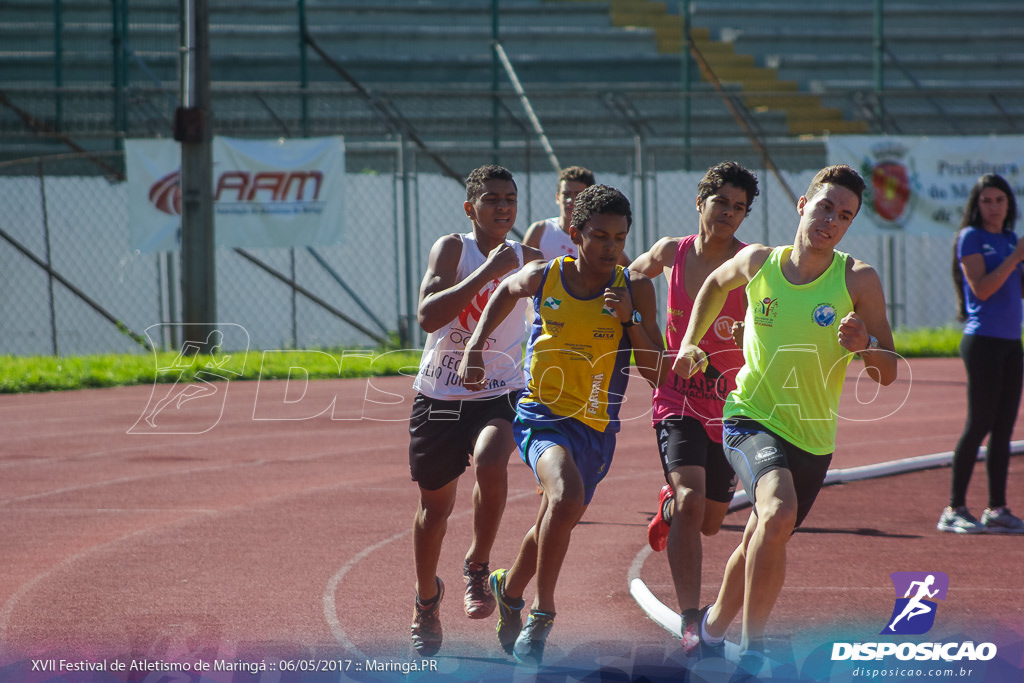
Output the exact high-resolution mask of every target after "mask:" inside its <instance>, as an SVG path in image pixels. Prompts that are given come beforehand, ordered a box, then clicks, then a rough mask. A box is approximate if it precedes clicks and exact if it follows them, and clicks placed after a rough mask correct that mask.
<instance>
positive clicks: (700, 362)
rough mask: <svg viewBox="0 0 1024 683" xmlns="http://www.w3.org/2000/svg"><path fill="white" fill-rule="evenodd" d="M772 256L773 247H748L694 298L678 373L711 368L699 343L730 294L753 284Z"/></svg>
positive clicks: (684, 374)
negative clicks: (751, 282)
mask: <svg viewBox="0 0 1024 683" xmlns="http://www.w3.org/2000/svg"><path fill="white" fill-rule="evenodd" d="M771 253H772V250H771V247H766V246H764V245H763V244H748V245H747V246H745V247H743V248H742V249H740V250H739V251H738V252H736V255H735V256H733V257H732V258H731V259H729V260H728V261H726V262H725V263H723V264H722V265H720V266H718V268H716V269H715V270H713V271H711V275H709V276H708V279H707V280H705V281H704V284H703V285H701V288H700V291H699V292H698V293H697V298H696V299H694V302H693V311H692V312H691V313H690V322H689V324H688V325H687V326H686V333H685V334H684V335H683V339H682V341H681V342H680V344H679V353H678V354H676V357H675V360H674V361H673V363H672V370H673V371H675V373H676V374H678V375H679V376H680V377H683V378H688V377H690V376H692V375H693V374H694V373H696V372H697V370H704V369H706V368H707V362H708V361H707V355H706V354H705V353H704V351H702V350H701V349H700V347H699V346H697V344H699V343H700V340H701V339H703V338H704V335H705V334H707V331H708V328H710V327H711V324H712V323H713V322H714V321H715V318H717V317H718V314H719V313H721V312H722V307H723V306H724V305H725V300H726V298H728V296H729V292H731V291H732V290H734V289H736V288H737V287H742V286H744V285H745V284H747V283H748V282H750V281H751V280H752V279H753V277H754V276H755V275H757V272H758V271H759V270H761V267H762V266H763V265H764V264H765V262H766V261H767V260H768V256H769V255H771Z"/></svg>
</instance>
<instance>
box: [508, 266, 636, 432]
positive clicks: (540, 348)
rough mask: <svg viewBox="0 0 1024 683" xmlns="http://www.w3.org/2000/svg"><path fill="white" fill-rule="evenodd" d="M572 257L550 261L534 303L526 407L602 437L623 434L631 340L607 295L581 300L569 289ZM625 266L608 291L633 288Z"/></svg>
mask: <svg viewBox="0 0 1024 683" xmlns="http://www.w3.org/2000/svg"><path fill="white" fill-rule="evenodd" d="M572 261H573V258H572V257H571V256H562V257H559V258H556V259H554V260H552V261H550V262H549V263H548V264H547V266H546V267H545V268H544V279H543V282H542V283H541V286H540V288H539V289H538V291H537V293H536V294H535V295H534V298H533V310H534V313H535V315H534V322H533V326H532V329H531V331H530V337H529V341H528V342H527V346H526V356H525V359H524V375H525V379H526V388H525V389H524V390H523V391H522V392H521V393H520V397H519V403H520V405H524V407H525V406H526V405H530V404H532V405H530V407H531V410H535V409H536V408H537V407H538V406H537V404H539V406H540V407H542V412H544V413H550V414H551V415H552V416H553V417H555V418H565V417H571V418H575V419H576V420H579V421H580V422H582V423H584V424H585V425H587V426H588V427H591V428H593V429H595V430H597V431H599V432H606V431H607V432H616V431H618V429H619V420H618V415H619V406H620V404H621V403H622V400H623V395H624V394H625V390H626V383H627V381H628V380H629V375H628V371H629V360H630V353H631V349H632V347H631V345H630V343H629V335H628V334H626V330H625V329H624V328H623V327H622V323H621V321H620V320H619V319H618V317H617V316H616V315H615V312H614V311H612V310H611V309H609V308H607V307H606V306H605V305H604V292H603V291H601V292H599V293H598V295H597V296H595V297H592V298H590V299H577V298H576V297H574V296H573V295H572V294H570V293H569V291H568V289H567V288H566V286H565V280H564V275H563V272H562V271H563V268H564V267H565V266H566V265H567V264H569V263H572ZM629 286H630V285H629V278H628V277H627V275H626V270H625V268H623V267H622V266H616V267H615V274H614V276H612V278H611V280H609V282H608V287H627V288H628V287H629Z"/></svg>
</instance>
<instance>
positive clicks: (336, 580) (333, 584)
mask: <svg viewBox="0 0 1024 683" xmlns="http://www.w3.org/2000/svg"><path fill="white" fill-rule="evenodd" d="M536 496H537V492H536V491H523V492H522V493H517V494H516V495H514V496H511V497H509V498H508V499H506V503H508V502H510V501H513V500H519V499H520V498H526V497H536ZM472 512H473V510H472V508H468V509H465V510H462V511H461V512H457V513H454V514H452V515H451V516H450V517H449V518H448V519H449V520H452V519H460V518H462V517H466V516H467V515H470V514H472ZM410 535H412V528H411V527H410V528H409V529H407V530H405V531H403V532H401V533H398V534H395V535H394V536H391V537H390V538H386V539H384V540H383V541H378V542H377V543H374V544H373V545H370V546H367V547H365V548H363V549H362V550H361V551H359V552H358V553H356V554H355V555H353V556H352V559H350V560H349V561H348V562H346V563H345V564H343V565H342V566H341V568H340V569H338V571H337V572H335V573H334V576H332V577H331V578H330V579H328V581H327V585H326V586H324V595H323V605H324V619H325V620H326V621H327V626H328V627H329V628H330V629H331V634H332V635H333V636H334V638H335V640H337V641H338V644H339V645H341V646H342V647H344V648H345V650H346V651H347V652H351V653H352V655H354V656H355V657H358V658H365V657H366V653H364V652H363V651H362V650H360V649H359V648H358V647H356V645H355V643H353V642H352V641H351V640H350V639H349V637H348V635H347V634H346V633H345V629H344V627H343V626H342V625H341V619H339V618H338V603H337V600H336V598H335V595H337V592H338V586H339V585H341V580H342V579H344V578H345V575H346V574H348V573H349V572H350V571H351V570H352V569H354V568H355V566H356V565H357V564H359V563H360V562H362V561H363V560H364V559H366V558H367V557H369V556H370V554H371V553H373V552H374V551H376V550H379V549H381V548H383V547H384V546H386V545H388V544H389V543H394V542H395V541H398V540H400V539H403V538H405V537H406V536H410Z"/></svg>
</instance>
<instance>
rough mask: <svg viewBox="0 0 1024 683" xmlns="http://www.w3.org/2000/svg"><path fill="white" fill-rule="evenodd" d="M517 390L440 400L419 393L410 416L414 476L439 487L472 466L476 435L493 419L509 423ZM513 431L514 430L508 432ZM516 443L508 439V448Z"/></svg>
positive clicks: (431, 487)
mask: <svg viewBox="0 0 1024 683" xmlns="http://www.w3.org/2000/svg"><path fill="white" fill-rule="evenodd" d="M516 394H517V392H514V391H513V392H512V393H509V394H502V395H501V396H494V397H492V398H483V399H474V400H466V401H441V400H438V399H434V398H429V397H427V396H424V395H423V394H416V398H415V399H413V402H412V415H410V416H409V436H410V440H409V471H410V472H411V473H412V480H413V481H415V482H417V483H419V485H420V486H421V487H422V488H424V489H426V490H428V491H436V490H438V489H439V488H442V487H443V486H445V485H446V484H448V483H449V482H451V481H453V480H455V479H458V477H459V476H460V475H461V474H462V473H463V472H465V471H466V468H467V467H469V464H470V457H471V456H472V454H473V448H474V446H475V444H476V437H477V436H478V435H479V434H480V432H481V430H483V428H484V427H486V426H487V423H488V422H490V421H491V420H504V421H505V422H508V423H509V424H510V425H511V424H512V421H513V420H514V419H515V417H516ZM509 434H510V435H511V431H510V432H509ZM514 447H515V444H514V443H513V442H512V441H511V439H510V440H509V444H508V449H509V452H511V451H512V449H513V448H514Z"/></svg>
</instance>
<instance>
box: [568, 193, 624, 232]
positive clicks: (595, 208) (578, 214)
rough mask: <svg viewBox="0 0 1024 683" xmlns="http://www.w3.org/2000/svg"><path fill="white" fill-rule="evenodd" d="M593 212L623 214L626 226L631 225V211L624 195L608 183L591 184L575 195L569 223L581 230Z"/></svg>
mask: <svg viewBox="0 0 1024 683" xmlns="http://www.w3.org/2000/svg"><path fill="white" fill-rule="evenodd" d="M594 214H611V215H613V216H625V217H626V227H630V226H632V225H633V211H632V209H631V208H630V205H629V200H628V199H627V198H626V195H624V194H622V193H621V192H619V191H618V190H616V189H615V188H614V187H609V186H608V185H591V186H590V187H588V188H587V189H585V190H583V192H580V193H579V194H578V195H576V201H575V202H573V207H572V220H571V221H569V225H571V226H572V227H574V228H576V229H577V230H583V226H585V225H586V224H587V221H589V220H590V218H591V216H593V215H594Z"/></svg>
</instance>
